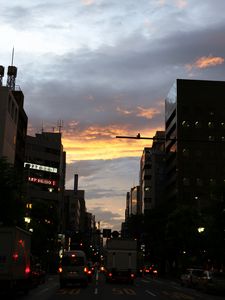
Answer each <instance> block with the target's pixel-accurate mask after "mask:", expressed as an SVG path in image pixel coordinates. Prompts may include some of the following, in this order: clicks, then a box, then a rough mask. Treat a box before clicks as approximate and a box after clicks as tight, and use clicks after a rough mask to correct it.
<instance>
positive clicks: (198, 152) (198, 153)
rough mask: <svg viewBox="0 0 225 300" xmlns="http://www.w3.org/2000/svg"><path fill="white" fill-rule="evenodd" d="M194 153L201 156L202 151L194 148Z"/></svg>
mask: <svg viewBox="0 0 225 300" xmlns="http://www.w3.org/2000/svg"><path fill="white" fill-rule="evenodd" d="M195 155H196V157H201V156H202V151H201V150H199V149H198V150H196V151H195Z"/></svg>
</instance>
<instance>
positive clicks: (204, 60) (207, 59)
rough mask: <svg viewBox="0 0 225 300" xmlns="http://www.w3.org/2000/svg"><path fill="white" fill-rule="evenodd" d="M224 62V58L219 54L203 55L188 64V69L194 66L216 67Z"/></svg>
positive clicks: (200, 67) (201, 67)
mask: <svg viewBox="0 0 225 300" xmlns="http://www.w3.org/2000/svg"><path fill="white" fill-rule="evenodd" d="M222 63H224V58H222V57H219V56H212V55H209V56H202V57H200V58H199V59H197V60H196V61H195V62H194V63H193V64H188V65H186V67H187V69H188V70H192V69H193V68H197V69H206V68H209V67H214V66H217V65H221V64H222Z"/></svg>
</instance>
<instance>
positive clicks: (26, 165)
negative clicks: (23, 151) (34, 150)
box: [24, 162, 57, 173]
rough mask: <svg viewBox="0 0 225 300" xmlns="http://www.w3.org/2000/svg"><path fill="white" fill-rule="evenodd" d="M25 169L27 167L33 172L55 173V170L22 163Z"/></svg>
mask: <svg viewBox="0 0 225 300" xmlns="http://www.w3.org/2000/svg"><path fill="white" fill-rule="evenodd" d="M26 167H29V169H34V170H39V171H45V172H51V173H57V168H53V167H47V166H42V165H36V164H32V163H28V162H25V163H24V168H26Z"/></svg>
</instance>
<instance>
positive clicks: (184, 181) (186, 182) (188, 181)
mask: <svg viewBox="0 0 225 300" xmlns="http://www.w3.org/2000/svg"><path fill="white" fill-rule="evenodd" d="M183 185H185V186H188V185H190V179H189V178H186V177H184V178H183Z"/></svg>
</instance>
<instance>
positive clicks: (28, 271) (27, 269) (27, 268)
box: [25, 266, 30, 274]
mask: <svg viewBox="0 0 225 300" xmlns="http://www.w3.org/2000/svg"><path fill="white" fill-rule="evenodd" d="M29 273H30V267H29V266H27V267H26V269H25V274H29Z"/></svg>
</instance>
